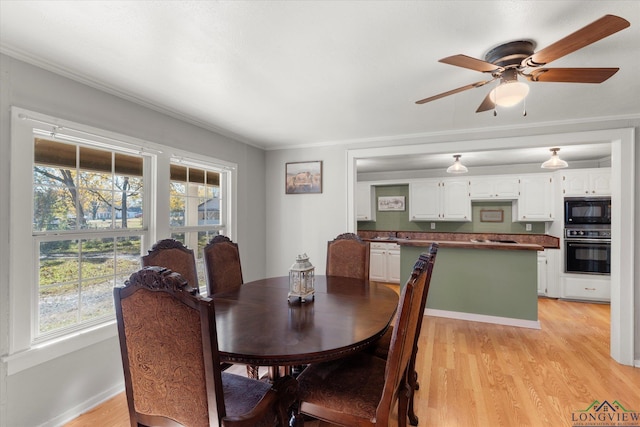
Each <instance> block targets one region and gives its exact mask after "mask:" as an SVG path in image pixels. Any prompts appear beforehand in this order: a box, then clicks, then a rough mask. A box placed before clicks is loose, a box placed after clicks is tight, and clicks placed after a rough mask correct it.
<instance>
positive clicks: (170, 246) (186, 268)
mask: <svg viewBox="0 0 640 427" xmlns="http://www.w3.org/2000/svg"><path fill="white" fill-rule="evenodd" d="M142 266H143V267H149V266H158V267H165V268H168V269H169V270H171V271H173V272H176V273H180V275H181V276H182V277H184V278H185V279H186V280H187V282H188V283H189V285H191V286H192V287H193V288H195V289H199V284H198V270H197V268H196V258H195V255H194V253H193V250H192V249H189V248H187V247H186V246H184V245H183V244H182V242H179V241H177V240H174V239H164V240H160V241H158V242H156V244H154V245H153V247H152V248H151V250H149V253H148V254H147V255H145V256H143V257H142Z"/></svg>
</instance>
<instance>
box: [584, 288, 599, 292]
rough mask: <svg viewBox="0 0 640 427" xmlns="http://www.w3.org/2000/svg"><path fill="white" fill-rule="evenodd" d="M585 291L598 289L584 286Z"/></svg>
mask: <svg viewBox="0 0 640 427" xmlns="http://www.w3.org/2000/svg"><path fill="white" fill-rule="evenodd" d="M584 290H585V291H596V290H597V289H596V288H584Z"/></svg>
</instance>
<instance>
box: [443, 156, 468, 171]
mask: <svg viewBox="0 0 640 427" xmlns="http://www.w3.org/2000/svg"><path fill="white" fill-rule="evenodd" d="M460 157H462V154H454V155H453V158H454V159H455V160H454V162H453V164H452V165H451V166H449V167H448V168H447V173H467V172H469V169H467V167H466V166H465V165H463V164H462V163H460Z"/></svg>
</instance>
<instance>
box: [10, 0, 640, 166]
mask: <svg viewBox="0 0 640 427" xmlns="http://www.w3.org/2000/svg"><path fill="white" fill-rule="evenodd" d="M605 14H614V15H619V16H621V17H623V18H625V19H627V20H628V21H630V22H631V27H630V28H627V29H625V30H622V31H621V32H619V33H616V34H614V35H612V36H609V37H607V38H605V39H603V40H600V41H598V42H596V43H594V44H592V45H589V46H587V47H585V48H583V49H581V50H578V51H577V52H574V53H572V54H569V55H567V56H566V57H564V58H561V59H559V60H557V61H554V62H553V63H552V64H551V65H549V66H550V67H620V71H619V72H618V73H617V74H616V75H614V76H613V77H612V78H611V79H609V80H608V81H606V82H604V83H602V84H595V85H593V84H566V83H531V84H530V86H531V93H530V95H529V97H528V98H527V101H526V109H527V116H526V117H523V116H522V110H521V107H516V108H515V109H501V110H499V114H498V116H497V117H494V116H493V114H492V112H491V111H489V112H485V113H480V114H477V113H475V110H476V108H477V107H478V105H479V104H480V102H481V101H482V100H483V98H484V97H485V95H486V93H487V92H488V90H489V89H490V87H489V86H485V87H483V88H478V89H471V90H468V91H465V92H462V93H458V94H456V95H452V96H449V97H447V98H443V99H440V100H437V101H434V102H432V103H428V104H424V105H416V104H415V101H417V100H419V99H422V98H425V97H427V96H431V95H435V94H438V93H441V92H444V91H446V90H450V89H454V88H457V87H460V86H464V85H467V84H470V83H473V82H477V81H480V80H486V79H487V77H488V76H486V75H483V74H481V73H479V72H475V71H472V70H468V69H464V68H459V67H454V66H451V65H446V64H442V63H439V62H438V59H441V58H443V57H446V56H450V55H454V54H465V55H468V56H472V57H475V58H479V59H483V58H484V54H485V53H486V51H487V50H489V49H490V48H492V47H495V46H496V45H498V44H500V43H503V42H507V41H512V40H520V39H531V40H534V41H535V42H536V44H537V48H536V50H540V49H542V48H544V47H546V46H548V45H550V44H551V43H553V42H555V41H557V40H559V39H561V38H563V37H565V36H567V35H568V34H570V33H572V32H574V31H576V30H578V29H580V28H582V27H584V26H585V25H587V24H589V23H591V22H593V21H595V20H596V19H598V18H600V17H602V16H603V15H605ZM0 51H1V52H3V53H6V54H8V55H11V56H13V57H16V58H18V59H22V60H25V61H27V62H30V63H33V64H36V65H38V66H41V67H44V68H46V69H49V70H52V71H55V72H58V73H61V74H63V75H66V76H69V77H71V78H74V79H77V80H79V81H82V82H84V83H87V84H90V85H92V86H95V87H98V88H101V89H103V90H107V91H109V92H112V93H116V94H118V95H121V96H125V97H126V98H128V99H132V100H134V101H136V102H139V103H142V104H143V105H149V106H152V107H153V108H156V109H160V110H161V111H165V112H169V113H170V114H172V115H175V116H177V117H180V118H182V119H186V120H188V121H191V122H194V123H197V124H199V125H200V126H203V127H206V128H208V129H213V130H216V131H218V132H220V133H222V134H225V135H229V136H232V137H234V138H237V139H239V140H241V141H245V142H247V143H250V144H252V145H255V146H257V147H261V148H264V149H267V150H270V149H278V148H287V147H302V146H308V145H322V144H334V143H339V142H342V143H356V142H365V141H377V142H379V141H394V140H398V139H401V138H407V137H415V136H420V135H432V134H442V133H446V132H452V131H462V130H474V129H487V128H492V129H500V128H513V127H525V126H529V125H532V126H533V125H537V124H540V123H550V122H571V121H583V120H585V119H587V120H588V119H594V120H595V119H602V118H611V117H638V115H639V114H640V79H639V78H638V76H639V75H640V2H638V1H603V0H600V1H588V2H585V1H562V0H555V1H506V0H505V1H375V2H367V1H215V2H214V1H83V2H81V1H7V0H0ZM594 150H596V149H595V148H594ZM579 151H580V150H576V153H577V152H579ZM596 151H597V150H596ZM605 151H606V152H608V146H606V148H604V147H601V150H600V151H599V152H596V153H593V156H595V157H596V158H597V157H602V155H603V153H605ZM583 152H584V151H583ZM506 154H507V153H505V152H502V153H501V159H502V160H505V159H507V158H506V157H504V156H505V155H506ZM561 154H566V156H563V157H567V156H569V157H571V156H573V154H572V153H571V149H567V150H565V151H563V152H561ZM475 155H477V156H478V159H477V160H478V162H481V161H482V160H481V158H480V157H482V156H485V158H486V159H488V158H490V157H491V156H493V158H494V159H495V153H484V154H483V153H475ZM538 155H539V156H542V157H546V154H545V153H542V154H538ZM576 155H577V154H576ZM518 156H519V158H523V157H522V153H519V154H518ZM583 156H584V155H583ZM449 159H450V156H447V158H446V159H445V158H443V159H441V162H444V163H448V162H449ZM396 160H397V159H396ZM414 160H415V161H421V160H422V161H424V160H425V159H418V158H416V159H414ZM463 160H468V161H473V157H472V155H465V157H464V159H463ZM568 160H570V158H569V159H568ZM389 161H390V162H392V161H393V159H389ZM400 164H404V165H406V164H407V161H406V159H402V160H401V162H400Z"/></svg>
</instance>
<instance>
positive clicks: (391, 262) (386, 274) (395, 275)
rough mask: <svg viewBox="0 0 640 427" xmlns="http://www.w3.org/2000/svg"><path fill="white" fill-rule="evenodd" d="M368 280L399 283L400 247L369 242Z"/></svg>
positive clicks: (392, 244) (394, 244) (393, 244)
mask: <svg viewBox="0 0 640 427" xmlns="http://www.w3.org/2000/svg"><path fill="white" fill-rule="evenodd" d="M369 279H370V280H374V281H376V282H385V283H400V246H399V245H397V244H396V243H381V242H371V244H370V254H369Z"/></svg>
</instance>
